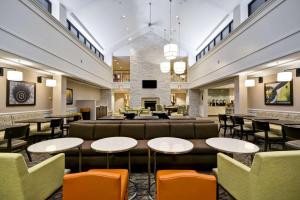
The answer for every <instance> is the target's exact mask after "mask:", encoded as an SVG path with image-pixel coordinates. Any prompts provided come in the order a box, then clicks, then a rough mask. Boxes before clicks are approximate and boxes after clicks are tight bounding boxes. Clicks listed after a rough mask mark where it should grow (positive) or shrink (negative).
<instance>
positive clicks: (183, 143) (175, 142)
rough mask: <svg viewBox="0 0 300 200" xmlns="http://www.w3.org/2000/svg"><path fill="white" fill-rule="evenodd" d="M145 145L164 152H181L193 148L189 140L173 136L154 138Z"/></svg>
mask: <svg viewBox="0 0 300 200" xmlns="http://www.w3.org/2000/svg"><path fill="white" fill-rule="evenodd" d="M147 145H148V147H149V148H150V149H151V150H153V151H156V152H160V153H165V154H183V153H187V152H189V151H191V150H192V149H193V148H194V145H193V143H191V142H190V141H188V140H185V139H181V138H175V137H159V138H154V139H152V140H149V141H148V143H147Z"/></svg>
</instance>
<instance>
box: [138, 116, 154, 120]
mask: <svg viewBox="0 0 300 200" xmlns="http://www.w3.org/2000/svg"><path fill="white" fill-rule="evenodd" d="M134 119H137V120H139V119H140V120H143V119H146V120H147V119H149V120H153V119H154V120H155V119H159V117H158V116H135V117H134Z"/></svg>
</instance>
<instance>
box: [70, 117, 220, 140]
mask: <svg viewBox="0 0 300 200" xmlns="http://www.w3.org/2000/svg"><path fill="white" fill-rule="evenodd" d="M177 121H179V120H176V121H158V122H155V121H138V122H137V121H132V120H128V121H127V120H126V122H125V121H124V122H120V121H115V122H114V123H113V122H112V121H109V122H108V123H105V122H101V123H82V122H80V123H71V125H70V130H69V136H70V137H79V138H82V139H84V140H98V139H102V138H105V137H114V136H125V137H131V138H134V139H137V140H149V139H153V138H157V137H178V138H184V139H207V138H211V137H218V125H217V124H215V123H198V122H177Z"/></svg>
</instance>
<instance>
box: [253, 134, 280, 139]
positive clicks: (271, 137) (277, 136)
mask: <svg viewBox="0 0 300 200" xmlns="http://www.w3.org/2000/svg"><path fill="white" fill-rule="evenodd" d="M254 136H255V137H258V138H261V139H265V132H256V133H254ZM268 137H269V139H271V140H272V139H274V140H275V139H282V136H280V135H276V134H274V133H273V132H268Z"/></svg>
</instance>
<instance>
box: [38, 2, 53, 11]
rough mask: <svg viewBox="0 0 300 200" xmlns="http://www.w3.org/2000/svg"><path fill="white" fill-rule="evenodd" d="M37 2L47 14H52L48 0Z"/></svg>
mask: <svg viewBox="0 0 300 200" xmlns="http://www.w3.org/2000/svg"><path fill="white" fill-rule="evenodd" d="M37 2H38V3H39V4H40V5H41V6H42V7H43V8H44V9H45V10H47V11H48V12H49V13H51V12H52V4H51V2H50V1H49V0H37Z"/></svg>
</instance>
